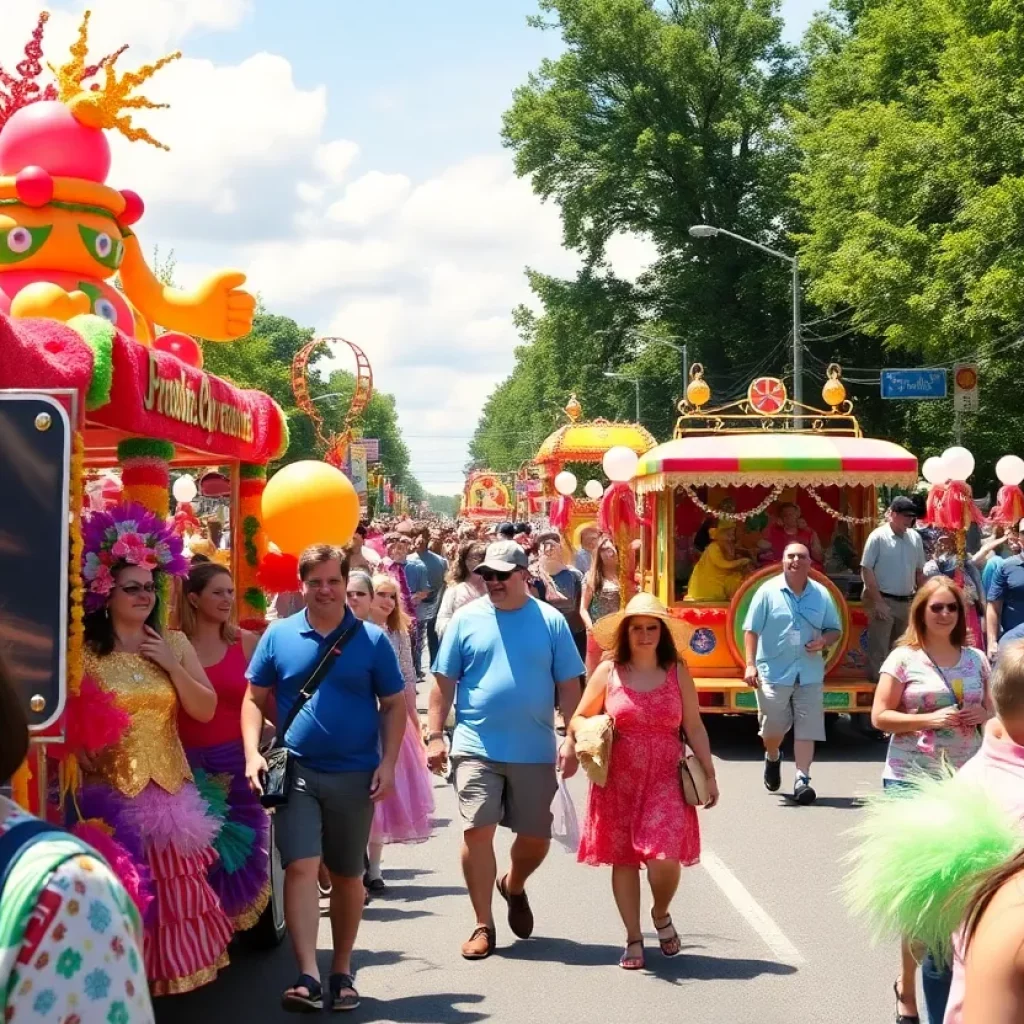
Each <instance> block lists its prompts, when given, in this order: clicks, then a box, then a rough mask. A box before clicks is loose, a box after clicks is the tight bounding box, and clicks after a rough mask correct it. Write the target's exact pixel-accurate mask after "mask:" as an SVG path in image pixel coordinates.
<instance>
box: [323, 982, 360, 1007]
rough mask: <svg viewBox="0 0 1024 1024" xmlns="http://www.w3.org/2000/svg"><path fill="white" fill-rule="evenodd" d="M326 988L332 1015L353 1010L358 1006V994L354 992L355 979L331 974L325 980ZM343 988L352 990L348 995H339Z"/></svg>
mask: <svg viewBox="0 0 1024 1024" xmlns="http://www.w3.org/2000/svg"><path fill="white" fill-rule="evenodd" d="M327 987H328V988H329V989H330V992H331V1007H330V1008H331V1012H332V1013H342V1012H344V1011H345V1010H354V1009H355V1008H356V1007H357V1006H358V1005H359V993H358V992H357V991H356V986H355V978H353V977H352V975H351V974H332V975H331V976H330V977H329V978H328V979H327ZM345 988H350V989H352V992H351V994H350V995H347V996H343V995H342V994H341V990H342V989H345Z"/></svg>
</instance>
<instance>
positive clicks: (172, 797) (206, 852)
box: [65, 505, 232, 995]
mask: <svg viewBox="0 0 1024 1024" xmlns="http://www.w3.org/2000/svg"><path fill="white" fill-rule="evenodd" d="M82 537H83V544H84V551H85V555H84V563H83V570H82V575H83V579H84V582H85V587H86V598H85V646H86V652H85V658H84V666H83V667H84V676H83V680H82V686H81V691H80V693H79V695H78V696H77V697H76V698H75V699H74V700H73V701H72V702H70V704H69V709H68V716H69V729H70V734H69V745H70V746H71V747H72V753H73V755H74V758H75V759H76V760H77V762H78V766H79V767H80V769H81V770H82V773H83V781H82V784H81V786H80V788H79V789H77V791H73V792H72V795H71V799H70V800H68V801H67V803H66V806H67V808H68V810H69V812H70V816H71V818H72V820H73V821H76V822H77V824H76V826H75V827H76V829H82V828H84V829H92V830H93V831H99V832H101V833H104V834H105V835H107V836H108V837H109V840H110V845H109V847H108V850H109V851H111V852H110V856H111V857H112V858H113V860H114V862H115V863H114V865H113V866H114V867H115V870H117V872H118V874H119V876H120V877H121V880H122V882H124V884H125V886H126V888H127V889H128V890H129V892H130V893H131V895H132V896H133V898H134V899H135V900H136V903H137V904H138V905H139V907H140V909H141V910H142V911H143V917H144V921H145V945H144V960H145V966H146V975H147V977H148V979H149V984H150V989H151V991H152V992H153V994H154V995H171V994H176V993H181V992H188V991H191V990H192V989H194V988H198V987H199V986H200V985H204V984H206V983H207V982H209V981H212V980H213V979H214V978H215V977H216V975H217V972H218V971H219V970H220V969H221V968H222V967H224V966H226V965H227V962H228V955H227V945H228V941H229V940H230V938H231V934H232V926H231V922H230V920H229V919H228V917H227V915H226V914H225V913H224V910H223V909H222V907H221V905H220V903H219V901H218V899H217V897H216V895H215V894H214V891H213V889H212V888H211V887H210V885H209V883H208V881H207V869H208V868H209V867H210V866H211V865H212V864H213V863H214V862H215V860H216V857H217V854H216V853H215V851H214V847H213V842H214V839H215V838H216V836H217V834H218V832H219V831H220V829H221V827H222V825H223V822H222V820H221V819H219V818H218V817H217V816H216V815H215V814H214V813H213V812H212V811H211V809H210V807H209V805H208V804H207V803H206V801H205V800H204V799H203V797H202V796H201V795H200V793H199V791H198V790H197V789H196V786H195V784H194V782H193V777H192V772H191V770H190V768H189V765H188V761H187V760H186V758H185V751H184V749H183V748H182V744H181V740H180V738H179V736H178V724H177V723H178V714H179V710H180V711H181V712H182V713H184V714H185V715H188V716H190V717H191V718H194V719H196V720H197V721H199V722H208V721H210V720H211V719H212V718H213V715H214V712H215V710H216V707H217V696H216V693H215V691H214V689H213V687H212V686H211V685H210V683H209V680H208V679H207V677H206V673H205V672H204V671H203V668H202V666H201V665H200V663H199V659H198V658H197V656H196V653H195V651H194V650H193V649H192V645H191V644H190V643H189V642H188V640H187V639H186V638H185V636H184V635H183V634H181V633H177V632H167V633H166V634H165V633H164V632H162V630H161V607H160V606H161V599H162V596H163V595H164V594H166V593H167V590H168V589H169V584H170V577H172V576H181V575H183V574H184V573H185V571H186V569H187V566H186V562H185V560H184V558H183V557H182V545H181V539H180V538H179V537H177V536H175V534H174V532H173V530H172V529H171V528H170V527H169V526H168V525H167V524H166V523H164V522H163V520H161V519H159V518H157V517H156V516H154V515H153V514H152V513H150V512H148V511H147V510H146V509H144V508H142V507H141V506H138V505H122V506H119V507H117V508H114V509H112V510H110V511H109V512H95V513H93V514H92V515H90V516H89V517H88V518H87V519H86V520H85V522H84V525H83V530H82ZM72 723H75V724H74V725H72ZM68 767H69V766H68V765H65V777H67V770H68Z"/></svg>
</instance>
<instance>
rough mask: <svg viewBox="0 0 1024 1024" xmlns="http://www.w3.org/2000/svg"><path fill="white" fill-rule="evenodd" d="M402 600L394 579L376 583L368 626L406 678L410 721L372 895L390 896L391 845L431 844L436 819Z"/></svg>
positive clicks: (379, 837)
mask: <svg viewBox="0 0 1024 1024" xmlns="http://www.w3.org/2000/svg"><path fill="white" fill-rule="evenodd" d="M400 598H401V595H400V593H399V590H398V583H397V581H396V580H395V579H394V577H393V576H390V575H388V574H386V573H381V574H379V575H377V576H374V577H373V604H371V605H370V618H369V621H370V622H372V623H374V624H375V625H377V626H380V628H381V629H383V630H384V632H385V633H387V635H388V639H389V640H390V641H391V646H392V647H394V649H395V654H396V655H397V656H398V664H399V665H400V666H401V669H402V675H403V677H404V678H405V699H406V706H407V708H408V712H409V717H408V721H407V722H406V726H405V736H404V737H403V738H402V746H401V749H400V750H399V752H398V763H397V764H396V765H395V788H394V790H392V792H391V793H390V794H389V795H388V796H386V797H385V798H384V799H383V800H381V801H380V802H379V803H378V804H377V805H376V807H375V810H374V813H373V827H372V828H371V829H370V845H369V849H368V854H369V868H368V870H367V878H366V889H367V891H368V892H369V893H370V894H371V895H380V894H382V893H384V892H386V891H387V886H386V885H385V884H384V879H383V877H382V876H381V870H380V862H381V853H382V849H383V846H384V845H385V844H386V843H422V842H425V841H426V840H427V839H429V838H430V833H431V831H432V826H431V823H430V819H431V815H433V813H434V785H433V780H432V779H431V775H430V772H429V770H428V769H427V748H426V747H425V746H424V744H423V732H422V729H421V728H420V716H419V711H418V710H417V708H416V669H415V668H414V666H413V660H412V643H411V641H410V639H409V618H408V616H407V615H406V614H405V612H403V611H402V609H401V607H400V606H399V601H400Z"/></svg>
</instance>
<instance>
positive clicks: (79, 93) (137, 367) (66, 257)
mask: <svg viewBox="0 0 1024 1024" xmlns="http://www.w3.org/2000/svg"><path fill="white" fill-rule="evenodd" d="M88 21H89V16H88V14H86V16H85V18H84V19H83V22H82V27H81V29H80V32H79V35H78V39H77V41H76V42H75V44H74V46H73V47H72V50H71V56H70V58H69V59H68V61H66V62H65V63H64V64H62V65H60V66H59V67H58V68H56V69H55V70H54V74H55V77H56V83H55V84H53V85H47V86H43V85H41V84H40V82H39V78H40V76H41V74H42V69H43V64H42V34H43V30H44V26H45V24H46V15H45V14H44V15H42V16H41V17H40V20H39V24H38V26H37V28H36V31H35V33H34V34H33V38H32V41H31V43H30V44H29V46H28V47H27V48H26V51H25V60H23V61H22V62H21V63H19V65H18V67H17V75H13V74H10V73H8V72H6V71H3V70H2V69H0V490H2V491H3V493H4V495H5V502H4V507H3V512H2V514H0V538H2V541H3V543H2V544H0V644H2V648H3V654H4V658H5V661H6V662H7V663H8V666H9V669H10V671H11V674H12V676H13V678H14V680H15V683H16V685H17V686H18V687H19V689H20V691H21V693H22V695H23V700H24V706H25V708H26V712H27V714H28V715H29V719H30V726H31V729H32V733H33V739H34V741H35V742H34V743H33V745H32V750H31V753H30V756H29V759H28V760H27V761H26V763H25V764H24V765H23V766H22V768H21V769H20V770H19V771H18V773H17V775H16V777H15V779H14V784H13V795H14V796H15V799H16V800H18V802H20V803H22V804H23V805H24V806H27V807H28V808H29V809H31V810H33V811H34V812H36V813H39V814H49V815H50V816H54V815H57V816H62V815H63V814H64V813H65V812H66V811H70V808H72V807H74V808H75V810H76V811H79V812H80V808H79V806H78V801H79V800H84V797H83V795H82V792H81V790H80V787H81V784H82V769H81V766H80V764H78V762H77V759H76V755H75V749H89V747H88V745H86V746H85V747H84V748H83V747H82V746H81V745H80V744H78V740H80V739H81V738H82V737H83V736H84V735H87V734H89V733H92V734H95V733H96V731H97V730H101V729H102V727H103V726H102V723H101V722H100V720H99V717H98V715H99V711H98V710H97V709H106V710H108V711H109V710H111V707H110V706H111V697H110V695H109V694H107V695H106V696H105V697H104V696H103V695H102V694H101V693H100V691H99V689H98V688H97V686H96V683H95V681H94V680H92V679H91V678H90V677H88V676H87V675H86V673H85V672H84V664H85V662H86V661H87V660H88V657H89V654H88V651H87V650H86V649H85V644H84V627H83V622H84V618H85V615H86V613H87V611H88V610H89V602H90V600H94V598H95V593H96V592H97V581H98V580H100V578H101V577H102V574H103V571H104V570H103V565H104V562H103V558H104V551H105V550H106V547H105V545H106V544H107V540H106V539H105V536H100V535H97V536H95V537H93V536H92V534H95V533H96V530H97V529H98V527H97V526H96V524H97V523H99V524H100V525H102V523H103V522H105V520H102V519H97V518H96V516H97V514H98V510H100V509H102V510H104V511H103V512H102V513H99V514H100V515H107V516H108V517H112V519H111V521H112V522H113V521H114V520H116V521H117V522H118V523H120V524H121V525H122V526H123V525H125V524H127V523H128V522H129V521H130V520H131V521H135V520H137V521H138V522H140V523H141V522H146V523H150V524H151V525H152V524H157V525H154V526H153V529H152V530H150V531H149V534H147V536H148V535H150V534H151V535H152V536H153V537H156V536H157V535H158V534H159V536H160V537H165V536H166V538H167V539H165V540H160V541H159V543H157V544H156V547H155V548H153V549H152V551H150V549H149V548H146V547H145V546H144V545H142V541H141V540H139V541H138V543H139V545H142V546H139V548H138V550H139V551H142V552H143V553H144V554H145V552H147V551H149V554H145V558H146V559H148V560H152V561H153V565H154V566H156V567H162V566H164V565H165V563H166V564H174V565H179V564H184V563H183V562H182V561H181V558H180V550H181V547H180V544H181V542H180V538H178V539H175V538H174V531H175V530H176V531H177V532H178V533H179V534H184V533H186V532H189V531H191V532H195V531H196V530H197V529H198V526H199V524H198V522H197V521H196V520H195V517H194V516H190V514H189V513H188V509H187V506H186V505H185V504H184V503H182V507H179V508H178V509H177V514H176V517H175V519H174V520H171V519H170V511H171V506H170V497H171V490H172V473H173V474H178V475H179V479H178V480H176V481H175V484H176V485H177V487H176V492H177V494H178V495H179V497H182V496H185V495H186V494H187V493H189V494H194V493H195V490H196V486H195V484H194V482H192V481H189V482H192V483H193V487H192V488H188V487H187V486H182V483H183V481H185V480H187V478H188V477H189V476H191V475H192V474H197V475H198V474H200V473H201V472H202V471H203V470H205V469H209V468H211V467H219V470H220V471H221V472H222V473H223V475H224V477H226V480H227V487H228V491H229V494H228V507H229V513H228V516H227V519H228V522H229V524H230V534H231V537H230V556H229V557H230V563H231V567H232V570H233V573H234V576H235V583H236V588H237V593H238V595H239V617H240V619H241V621H242V624H243V625H248V626H251V627H253V628H257V629H258V628H261V627H262V626H264V625H265V623H266V611H267V598H266V594H265V592H264V589H263V588H262V586H261V584H260V570H261V565H262V562H263V557H264V555H265V553H266V551H267V542H268V537H267V532H266V530H265V528H264V514H265V513H266V512H267V511H268V506H267V505H266V503H265V501H264V491H265V488H267V465H268V463H270V462H271V461H272V460H275V459H278V458H280V457H281V456H282V455H283V454H284V452H285V451H286V449H287V447H288V427H287V421H286V419H285V416H284V413H283V412H282V410H281V409H280V408H279V406H278V405H277V404H276V403H275V402H274V401H273V400H272V399H271V398H270V397H269V396H267V395H265V394H262V393H260V392H256V391H250V390H243V389H240V388H238V387H236V386H234V385H233V384H232V383H230V382H229V381H226V380H223V379H221V378H218V377H216V376H213V375H212V374H209V373H205V372H204V371H203V369H202V364H203V360H202V341H200V340H199V339H202V340H203V341H206V342H223V343H230V342H231V341H232V339H235V338H239V337H242V336H244V335H245V334H247V333H248V331H249V330H250V328H251V325H252V318H253V313H254V309H255V301H254V299H253V297H252V296H251V295H250V294H248V293H247V292H245V291H243V290H242V285H243V284H244V281H245V277H244V275H243V274H241V273H240V272H237V271H231V270H225V271H220V272H217V273H215V274H213V275H211V276H210V277H209V278H208V279H207V280H206V281H205V282H204V283H203V284H201V285H200V286H199V287H198V288H196V289H194V290H191V291H182V290H178V289H174V288H171V287H168V286H165V285H164V284H162V283H160V282H159V281H158V280H157V279H156V277H155V275H154V274H153V272H152V271H151V270H150V268H149V267H148V266H147V265H146V263H145V260H144V259H143V256H142V247H141V243H140V241H139V237H138V235H137V233H136V231H137V225H138V223H139V222H140V220H141V218H142V217H143V213H144V206H143V202H142V199H141V198H140V197H139V195H138V194H137V193H135V192H134V191H129V190H118V189H115V188H113V187H111V186H110V185H108V184H107V179H108V176H109V173H110V169H111V152H110V143H109V140H108V138H107V132H109V131H111V130H117V131H120V132H121V133H123V134H124V135H125V136H126V137H128V138H129V139H133V140H141V141H143V142H147V143H150V144H154V145H160V144H159V143H158V142H156V140H155V139H154V138H153V137H152V136H150V135H149V133H148V132H147V131H146V130H145V129H143V128H141V127H138V126H136V125H135V124H134V123H133V120H132V118H133V115H134V113H135V112H136V111H139V110H149V109H156V108H158V106H159V105H157V104H154V103H152V102H151V101H149V100H148V99H147V98H146V97H144V96H142V95H140V94H139V93H138V92H137V91H136V90H137V89H138V87H139V86H140V85H142V84H143V83H144V82H146V81H147V80H148V79H149V78H151V77H152V75H153V74H155V73H156V72H157V71H158V70H159V69H160V68H161V67H163V66H164V65H165V64H166V63H168V62H169V61H171V60H173V59H175V58H176V57H177V56H178V55H176V54H175V55H171V56H170V57H167V58H164V59H162V60H160V61H157V62H156V63H155V64H153V65H149V66H146V67H143V68H141V69H140V70H139V71H137V72H125V73H121V72H119V71H118V69H117V66H116V65H117V60H118V58H119V57H120V55H121V53H122V52H123V48H122V50H119V51H118V52H117V53H115V54H112V55H110V56H109V57H105V58H103V59H102V60H100V61H98V62H97V63H95V64H89V63H88V62H87V61H88V58H87V29H88ZM115 275H116V278H115ZM315 465H317V464H315ZM324 468H325V469H327V470H330V472H332V473H336V472H337V471H336V470H333V469H332V468H331V467H328V466H324ZM298 473H299V476H300V479H299V480H298V481H296V480H294V479H292V480H289V479H284V480H281V481H277V480H276V479H275V494H276V499H275V501H274V502H271V503H270V505H269V514H271V515H272V516H274V517H276V519H277V528H278V529H279V531H280V533H281V536H282V537H284V536H285V534H286V533H287V528H288V526H289V524H294V521H295V519H296V512H295V507H294V506H295V504H296V494H297V495H298V499H299V500H300V501H301V500H302V499H303V498H304V497H306V496H308V492H304V491H303V488H304V487H306V486H307V485H309V483H310V480H311V479H312V478H310V477H302V470H301V469H300V470H299V471H298ZM182 474H184V475H182ZM338 475H339V476H340V474H338ZM314 483H315V481H314ZM289 484H291V485H292V488H291V491H289ZM349 490H351V488H349ZM353 493H354V492H353ZM347 499H348V495H346V500H347ZM329 511H330V514H331V515H333V514H334V512H335V511H336V507H334V508H332V509H331V510H329ZM325 514H327V513H325ZM126 517H127V518H126ZM335 518H337V517H336V516H335ZM306 521H307V524H312V525H314V526H315V525H317V522H318V521H317V519H316V517H315V516H313V515H306ZM164 525H166V533H164V532H161V531H163V530H164ZM354 525H355V524H354V523H353V524H352V526H353V527H354ZM116 529H117V530H119V531H120V530H121V526H117V527H116ZM147 529H148V527H147ZM298 533H301V531H298ZM349 534H351V529H350V530H349ZM90 538H91V540H92V541H95V544H94V546H93V547H91V548H89V550H90V551H92V550H95V551H97V552H98V558H99V561H94V562H88V561H84V560H83V550H84V549H85V548H86V547H88V544H89V542H90ZM346 539H347V538H346ZM136 540H138V538H134V535H132V534H129V536H128V538H127V539H126V540H125V544H126V545H127V546H128V547H129V548H130V547H131V545H132V544H135V543H136ZM168 544H170V545H171V546H170V547H168ZM132 564H147V563H146V562H145V561H144V562H142V563H132ZM108 575H109V574H108ZM158 575H159V577H160V579H161V581H162V582H161V585H160V587H161V588H162V589H160V588H158V594H159V595H160V596H161V597H162V598H163V600H162V602H161V608H162V609H163V610H164V612H165V613H166V611H167V609H168V607H169V605H171V604H172V603H173V600H172V598H173V595H172V594H171V593H170V576H169V575H167V574H164V573H162V572H161V573H159V574H158ZM94 610H95V609H93V611H94ZM87 698H88V699H87ZM97 701H99V703H97ZM116 718H127V716H126V715H125V713H124V712H120V713H118V714H114V713H112V714H111V720H113V719H116ZM122 727H126V724H125V723H124V722H122ZM76 744H78V745H77V746H76ZM214 788H216V787H214ZM207 798H208V794H207V793H204V799H207ZM210 806H211V807H212V805H210ZM211 813H212V812H211ZM61 820H63V817H61ZM78 820H79V824H82V823H83V819H82V815H81V813H79V815H78ZM97 822H98V824H96V823H93V824H90V825H89V828H91V829H92V831H91V832H90V840H89V841H90V842H93V844H94V845H98V844H103V849H104V851H105V855H107V854H108V853H109V856H108V859H110V857H111V856H113V855H114V853H117V858H120V859H119V863H122V862H124V861H125V860H126V859H127V855H126V854H125V851H124V849H122V848H118V850H115V847H117V844H116V843H113V840H109V835H107V833H105V832H104V831H103V829H104V827H105V826H103V822H102V820H100V819H97ZM75 827H76V828H77V827H79V826H77V825H76V826H75ZM214 831H215V830H214ZM104 835H107V840H109V842H108V841H107V840H104V838H103V836H104ZM272 848H273V847H272V844H271V849H272ZM110 851H113V852H110ZM118 851H119V852H118ZM133 857H134V854H133ZM140 870H142V869H140ZM119 873H120V872H119ZM264 877H266V874H265V873H264ZM270 877H271V883H272V884H271V886H270V888H269V891H268V892H267V893H266V899H265V901H264V902H265V907H266V909H265V911H264V912H263V913H262V916H261V917H260V920H259V922H258V923H257V925H256V927H255V929H254V931H255V932H256V933H257V934H258V936H259V937H260V938H261V940H262V941H265V942H268V943H270V942H275V941H280V939H281V937H282V936H283V932H284V921H283V903H282V890H281V872H280V866H279V864H278V863H277V862H276V855H275V857H274V864H273V865H272V869H271V872H270ZM130 891H131V890H130ZM239 927H241V926H240V925H239ZM147 941H148V940H147ZM197 983H202V981H201V980H198V981H197ZM184 990H185V989H184V988H179V989H174V988H169V989H165V990H164V991H168V992H169V991H184ZM158 994H159V993H158Z"/></svg>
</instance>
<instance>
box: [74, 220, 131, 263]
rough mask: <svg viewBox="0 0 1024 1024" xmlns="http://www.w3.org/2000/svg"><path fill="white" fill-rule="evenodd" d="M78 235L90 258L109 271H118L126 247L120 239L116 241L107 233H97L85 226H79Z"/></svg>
mask: <svg viewBox="0 0 1024 1024" xmlns="http://www.w3.org/2000/svg"><path fill="white" fill-rule="evenodd" d="M78 233H79V235H81V238H82V242H83V243H84V244H85V248H86V249H87V250H88V252H89V255H90V256H92V257H93V258H94V259H95V260H97V261H98V262H100V263H102V264H103V266H105V267H106V268H107V269H108V270H117V268H118V267H119V266H120V265H121V260H122V259H123V258H124V245H123V244H122V243H121V241H120V240H119V239H118V240H115V239H114V238H113V237H112V236H110V235H108V234H107V232H106V231H97V230H96V229H95V228H88V227H86V226H85V225H84V224H79V225H78Z"/></svg>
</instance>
